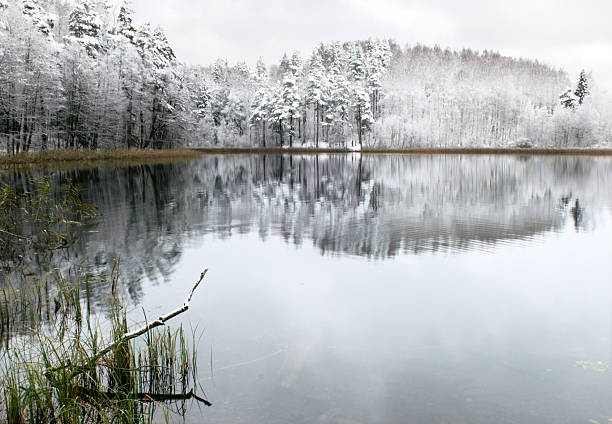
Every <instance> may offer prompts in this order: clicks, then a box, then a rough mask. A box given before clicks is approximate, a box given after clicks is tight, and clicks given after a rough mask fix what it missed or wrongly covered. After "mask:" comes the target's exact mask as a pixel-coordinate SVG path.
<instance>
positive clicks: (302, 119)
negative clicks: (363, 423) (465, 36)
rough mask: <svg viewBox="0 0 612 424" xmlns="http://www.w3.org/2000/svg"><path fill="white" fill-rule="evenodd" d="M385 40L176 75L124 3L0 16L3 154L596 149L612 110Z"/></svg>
mask: <svg viewBox="0 0 612 424" xmlns="http://www.w3.org/2000/svg"><path fill="white" fill-rule="evenodd" d="M568 85H569V78H568V76H567V75H566V74H565V73H564V72H563V71H559V70H556V69H552V68H551V67H549V66H547V65H543V64H541V63H538V62H536V61H531V60H524V59H512V58H509V57H504V56H501V55H500V54H498V53H495V52H490V51H484V52H481V53H480V52H475V51H472V50H465V49H464V50H461V51H451V50H449V49H445V50H443V49H441V48H439V47H434V48H429V47H425V46H421V45H416V46H413V47H409V46H407V47H405V48H401V47H400V46H398V45H397V44H395V43H394V42H392V41H390V40H364V41H355V42H344V43H341V42H332V43H326V44H321V45H319V46H318V47H317V48H316V49H315V50H314V51H313V53H312V55H311V56H310V57H309V58H307V59H305V60H304V59H302V58H301V57H300V55H299V54H298V53H293V54H291V55H284V56H283V58H282V59H281V61H280V63H278V64H274V65H271V66H267V65H266V64H264V63H263V61H261V60H260V61H259V62H258V63H257V65H256V67H255V68H254V69H250V68H249V67H248V66H247V65H246V64H245V63H237V64H234V65H230V64H228V62H227V61H225V60H223V59H219V60H217V61H215V62H214V63H213V64H212V65H210V66H186V65H184V64H182V63H180V62H179V61H177V59H176V57H175V54H174V52H173V50H172V47H171V46H170V44H169V42H168V40H167V38H166V36H165V34H164V32H163V30H162V29H160V28H154V27H151V26H150V25H148V24H146V25H142V26H136V25H135V24H134V21H133V12H132V10H131V9H130V5H129V3H128V1H127V0H121V1H120V2H119V3H118V4H115V3H112V4H111V3H110V2H108V1H93V0H85V1H80V2H76V3H75V4H74V5H71V3H68V2H65V1H63V0H0V142H1V143H2V144H3V145H4V147H5V150H6V152H8V153H18V152H22V151H29V150H45V149H56V148H74V149H114V148H136V147H137V148H169V147H173V146H181V145H217V146H224V145H249V146H295V145H300V146H301V145H308V146H319V147H324V146H328V145H333V146H355V147H356V146H364V145H367V146H389V147H408V146H473V145H494V146H506V145H514V144H515V143H517V142H520V141H521V140H523V141H524V140H528V141H530V142H533V143H536V144H540V145H551V146H565V145H593V144H597V143H600V144H601V143H606V142H609V141H610V140H611V138H612V136H611V133H612V129H611V123H612V112H611V111H610V108H609V107H606V105H608V106H609V103H610V102H609V101H606V99H605V98H603V96H601V95H599V94H598V93H597V92H596V90H595V89H594V86H593V84H592V81H591V78H590V76H589V75H588V74H587V73H586V72H584V71H583V72H582V73H581V74H580V77H579V81H578V84H577V87H576V88H570V89H566V87H567V86H568Z"/></svg>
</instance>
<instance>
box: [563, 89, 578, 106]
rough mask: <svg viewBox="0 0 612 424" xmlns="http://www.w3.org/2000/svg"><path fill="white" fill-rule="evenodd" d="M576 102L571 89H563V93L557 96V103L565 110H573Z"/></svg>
mask: <svg viewBox="0 0 612 424" xmlns="http://www.w3.org/2000/svg"><path fill="white" fill-rule="evenodd" d="M578 101H579V99H578V98H577V97H576V95H575V94H574V93H573V92H572V89H571V88H567V89H565V91H564V92H563V93H561V95H560V96H559V102H560V103H561V105H562V106H563V107H565V108H567V109H575V108H576V103H577V102H578Z"/></svg>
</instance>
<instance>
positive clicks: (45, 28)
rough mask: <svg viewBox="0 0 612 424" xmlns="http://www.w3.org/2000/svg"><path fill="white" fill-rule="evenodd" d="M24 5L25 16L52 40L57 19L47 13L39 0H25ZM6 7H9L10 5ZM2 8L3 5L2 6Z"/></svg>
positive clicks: (0, 6)
mask: <svg viewBox="0 0 612 424" xmlns="http://www.w3.org/2000/svg"><path fill="white" fill-rule="evenodd" d="M22 5H23V14H24V15H26V16H28V17H29V18H30V20H31V21H32V24H33V25H34V26H35V27H36V28H37V29H38V30H39V31H40V32H41V33H43V34H44V35H45V36H47V37H49V38H52V37H53V33H52V30H53V27H54V26H55V17H54V16H53V15H51V14H49V13H47V12H45V10H44V9H43V8H42V7H41V6H40V4H39V3H38V0H23V1H22ZM5 7H8V4H7V5H6V6H5ZM0 8H2V5H0Z"/></svg>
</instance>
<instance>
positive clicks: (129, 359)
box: [0, 178, 210, 423]
mask: <svg viewBox="0 0 612 424" xmlns="http://www.w3.org/2000/svg"><path fill="white" fill-rule="evenodd" d="M0 193H1V198H0V214H1V217H0V218H1V221H0V222H1V223H2V225H3V228H2V230H1V231H0V241H1V248H2V251H1V253H2V255H1V257H0V260H1V261H2V269H0V341H1V347H0V353H1V355H0V405H1V406H0V421H3V422H10V423H25V422H28V423H30V422H31V423H48V422H57V423H89V422H92V423H93V422H108V423H110V422H123V423H132V422H143V421H150V420H152V419H153V417H154V416H155V412H156V410H160V411H161V412H162V414H163V416H166V414H167V413H168V412H169V411H171V408H172V407H175V408H174V409H175V412H179V413H180V412H185V402H186V401H187V400H190V399H194V400H196V401H199V402H201V403H204V404H206V405H209V404H210V403H209V402H208V401H207V400H206V399H204V398H203V397H201V396H199V395H198V394H197V393H196V392H197V390H198V389H199V386H198V379H197V367H196V360H197V349H196V347H195V344H194V340H195V338H194V337H195V334H190V333H186V332H185V331H184V330H183V328H182V326H179V327H178V328H177V329H176V330H171V329H169V328H167V327H166V328H164V329H163V330H159V329H157V327H160V326H163V325H164V324H165V323H166V321H168V320H170V319H171V318H174V317H175V316H177V315H179V314H181V313H183V312H185V311H186V310H187V309H188V308H189V303H190V301H191V297H192V296H193V293H194V291H195V289H196V288H197V287H198V285H199V284H200V282H201V281H202V279H203V278H204V275H205V273H206V271H204V272H203V273H202V275H201V276H200V279H199V281H198V282H197V283H196V285H195V286H194V287H193V289H192V290H191V292H190V293H189V295H188V297H187V299H186V300H185V302H184V303H183V305H182V306H181V307H179V308H177V309H176V310H174V311H172V312H170V313H168V314H166V315H162V316H161V317H159V318H157V319H156V320H154V321H152V322H147V321H146V317H145V323H144V324H142V325H140V326H138V328H137V329H135V330H134V329H133V328H130V327H133V325H132V326H130V325H129V324H128V319H132V318H131V317H132V315H131V314H130V313H129V311H128V309H127V308H126V305H125V304H124V303H123V301H122V296H121V280H120V277H119V273H118V267H117V266H115V267H114V268H113V271H112V272H111V273H110V274H109V275H107V276H104V275H97V276H96V275H92V274H89V273H88V272H87V271H86V269H87V268H86V267H85V266H84V267H80V268H78V269H72V268H71V269H68V270H62V269H60V268H59V267H58V266H57V263H56V261H55V260H54V256H55V254H56V253H57V250H58V249H70V247H71V246H72V245H73V244H74V242H75V241H76V240H77V239H78V232H77V231H76V230H75V229H76V228H78V227H79V226H82V225H91V221H92V220H93V219H94V218H95V216H96V211H95V209H93V208H92V207H91V206H89V205H86V204H84V203H83V202H81V200H80V196H79V193H78V190H77V188H76V187H75V186H74V185H72V184H68V185H66V186H65V187H62V188H60V189H59V190H56V189H55V187H54V185H53V183H52V182H51V180H50V179H49V178H44V179H42V180H37V181H32V183H31V190H29V191H27V192H21V193H17V192H16V190H15V189H13V188H12V187H10V186H7V185H4V186H2V187H1V189H0ZM94 284H95V285H96V286H97V287H100V286H103V287H106V291H107V292H108V296H107V298H106V301H104V302H102V303H100V302H96V303H95V304H94V303H93V302H92V297H91V293H92V286H93V285H94Z"/></svg>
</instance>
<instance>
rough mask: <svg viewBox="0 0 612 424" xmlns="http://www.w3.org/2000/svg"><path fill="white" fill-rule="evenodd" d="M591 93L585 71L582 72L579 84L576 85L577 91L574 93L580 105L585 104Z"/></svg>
mask: <svg viewBox="0 0 612 424" xmlns="http://www.w3.org/2000/svg"><path fill="white" fill-rule="evenodd" d="M590 93H591V92H590V90H589V80H588V78H587V75H586V72H585V71H584V69H583V70H582V71H580V75H579V76H578V84H576V90H575V91H574V95H575V96H576V97H577V98H578V104H580V105H581V104H582V103H583V102H584V99H585V97H586V96H588V95H589V94H590Z"/></svg>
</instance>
